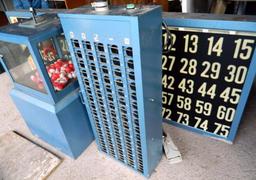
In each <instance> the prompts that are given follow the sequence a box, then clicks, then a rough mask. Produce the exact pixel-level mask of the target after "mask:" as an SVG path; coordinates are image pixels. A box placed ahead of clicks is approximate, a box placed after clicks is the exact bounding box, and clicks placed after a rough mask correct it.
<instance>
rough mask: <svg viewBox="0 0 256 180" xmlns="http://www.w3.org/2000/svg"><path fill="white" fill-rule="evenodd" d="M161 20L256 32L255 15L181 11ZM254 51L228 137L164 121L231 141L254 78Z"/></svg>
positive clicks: (255, 61)
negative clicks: (186, 12) (187, 12)
mask: <svg viewBox="0 0 256 180" xmlns="http://www.w3.org/2000/svg"><path fill="white" fill-rule="evenodd" d="M163 20H164V21H165V22H166V24H167V25H168V26H170V27H183V28H199V29H212V30H224V31H225V30H228V31H238V32H245V33H246V32H248V33H256V17H255V16H234V15H213V14H211V15H209V14H199V13H197V14H182V13H164V14H163ZM255 67H256V51H254V53H253V56H252V59H251V64H250V67H249V69H248V73H247V77H246V80H245V82H244V85H243V88H242V93H241V96H240V101H239V103H238V105H237V110H236V113H235V117H234V119H233V122H232V126H231V130H230V133H229V134H228V137H223V136H219V135H216V134H213V133H210V132H206V131H203V130H201V129H197V128H194V127H190V126H185V125H182V124H180V123H177V122H174V121H170V120H166V119H164V122H166V123H169V124H173V125H175V126H178V127H181V128H184V129H187V130H191V131H193V132H197V133H199V134H202V135H205V136H210V137H214V138H217V139H222V140H224V141H226V142H228V143H232V142H233V141H234V139H235V135H236V133H237V130H238V127H239V124H240V121H241V118H242V115H243V112H244V109H245V105H246V102H247V99H248V96H249V93H250V90H251V87H252V84H253V81H254V79H255V75H256V71H255Z"/></svg>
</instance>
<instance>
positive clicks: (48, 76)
mask: <svg viewBox="0 0 256 180" xmlns="http://www.w3.org/2000/svg"><path fill="white" fill-rule="evenodd" d="M62 32H63V31H62V28H61V25H60V22H59V19H58V17H57V16H56V14H55V15H54V14H49V15H42V16H38V17H37V23H35V22H34V21H33V20H28V21H23V22H22V23H17V24H13V25H8V26H5V27H3V28H1V29H0V54H1V57H0V61H1V63H2V64H3V66H4V68H5V70H6V72H7V73H8V74H9V76H10V78H11V79H12V80H13V83H14V88H13V89H12V91H11V97H12V99H13V101H14V102H15V104H16V106H17V108H18V110H19V111H20V113H21V115H22V117H23V118H24V120H25V122H26V124H27V125H28V127H29V129H30V130H31V131H32V133H33V134H34V135H36V136H38V137H40V138H41V139H43V140H44V141H46V142H47V143H49V144H51V145H52V146H54V147H55V148H57V149H59V150H60V151H62V152H64V153H65V154H67V155H69V156H71V157H73V158H77V157H78V156H79V155H80V154H81V153H82V152H83V151H84V150H85V149H86V147H88V145H89V144H90V143H91V142H92V141H93V139H94V137H93V133H92V130H91V127H90V123H89V119H88V116H87V112H86V109H85V108H84V105H83V104H82V102H81V99H80V92H79V87H78V83H77V79H76V76H75V74H74V71H73V69H74V68H73V64H72V62H71V60H69V58H70V54H69V51H68V48H67V45H66V41H65V37H64V35H63V34H62ZM72 68H73V69H72Z"/></svg>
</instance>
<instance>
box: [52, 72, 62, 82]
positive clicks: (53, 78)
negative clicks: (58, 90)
mask: <svg viewBox="0 0 256 180" xmlns="http://www.w3.org/2000/svg"><path fill="white" fill-rule="evenodd" d="M58 78H60V75H59V74H56V73H54V74H52V77H51V80H52V81H56V80H57V79H58Z"/></svg>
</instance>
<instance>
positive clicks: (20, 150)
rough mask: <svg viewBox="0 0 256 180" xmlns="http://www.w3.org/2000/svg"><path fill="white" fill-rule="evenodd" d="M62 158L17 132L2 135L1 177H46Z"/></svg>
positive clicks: (0, 147)
mask: <svg viewBox="0 0 256 180" xmlns="http://www.w3.org/2000/svg"><path fill="white" fill-rule="evenodd" d="M60 163H61V159H60V158H59V157H57V156H55V155H54V154H52V153H50V152H48V151H47V150H45V149H43V148H42V147H40V146H38V145H36V144H34V143H32V142H31V141H29V140H28V139H25V138H24V137H22V136H20V135H19V134H17V133H14V132H9V133H7V134H5V135H3V136H1V137H0V179H10V180H12V179H37V180H40V179H46V178H47V177H48V176H49V175H50V174H51V173H52V171H53V170H55V168H57V167H58V165H59V164H60Z"/></svg>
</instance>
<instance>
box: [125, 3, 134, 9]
mask: <svg viewBox="0 0 256 180" xmlns="http://www.w3.org/2000/svg"><path fill="white" fill-rule="evenodd" d="M126 9H135V4H127V5H126Z"/></svg>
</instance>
